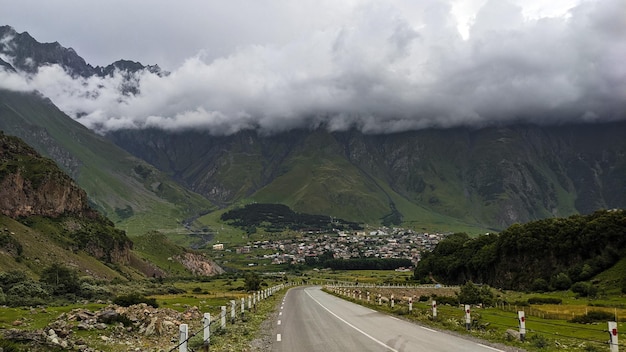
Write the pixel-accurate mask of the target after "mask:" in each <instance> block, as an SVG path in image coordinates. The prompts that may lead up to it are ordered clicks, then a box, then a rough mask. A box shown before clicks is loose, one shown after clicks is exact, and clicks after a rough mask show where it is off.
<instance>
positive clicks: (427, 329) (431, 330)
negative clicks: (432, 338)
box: [420, 326, 437, 332]
mask: <svg viewBox="0 0 626 352" xmlns="http://www.w3.org/2000/svg"><path fill="white" fill-rule="evenodd" d="M420 328H422V329H424V330H426V331H430V332H437V330H433V329H429V328H425V327H423V326H420Z"/></svg>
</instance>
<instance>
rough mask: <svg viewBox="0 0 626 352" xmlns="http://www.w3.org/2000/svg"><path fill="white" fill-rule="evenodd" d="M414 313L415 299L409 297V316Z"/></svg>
mask: <svg viewBox="0 0 626 352" xmlns="http://www.w3.org/2000/svg"><path fill="white" fill-rule="evenodd" d="M412 311H413V297H409V314H411V312H412Z"/></svg>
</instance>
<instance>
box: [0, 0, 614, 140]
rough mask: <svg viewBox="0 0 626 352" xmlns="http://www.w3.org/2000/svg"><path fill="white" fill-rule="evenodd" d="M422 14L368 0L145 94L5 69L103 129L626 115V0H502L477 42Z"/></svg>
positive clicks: (494, 3)
mask: <svg viewBox="0 0 626 352" xmlns="http://www.w3.org/2000/svg"><path fill="white" fill-rule="evenodd" d="M326 5H328V4H326ZM346 6H347V5H346ZM348 10H349V11H348ZM414 10H415V11H414V12H412V13H411V15H410V16H409V15H408V14H406V13H405V12H403V9H402V8H401V7H398V6H394V5H393V4H384V3H382V2H365V3H360V4H358V5H354V6H352V7H350V8H349V9H346V8H342V9H341V11H338V14H334V15H332V16H330V18H332V19H333V20H332V21H330V20H329V22H328V23H327V24H324V25H319V26H316V27H314V28H311V30H309V31H301V32H298V33H297V35H287V34H285V35H284V36H283V38H282V39H283V40H282V41H280V42H271V43H263V42H261V41H259V42H257V43H249V44H246V45H242V46H239V47H238V48H236V49H233V51H232V52H229V53H225V54H223V55H220V56H214V55H211V54H209V51H210V48H206V51H205V52H200V53H199V54H197V55H195V56H193V57H190V58H188V59H186V60H185V61H184V62H183V63H182V64H180V65H179V66H178V67H175V68H174V69H172V70H171V73H170V74H169V75H158V74H156V73H152V72H150V71H148V70H145V71H140V72H137V73H134V74H132V75H131V77H130V78H131V80H132V81H133V82H136V84H137V88H138V92H137V93H135V94H132V93H128V91H124V89H123V87H124V85H125V84H127V83H128V80H129V75H128V74H123V73H122V72H117V73H115V74H113V75H110V76H105V77H101V76H90V77H81V76H76V75H71V74H69V73H68V70H67V68H66V67H62V66H59V65H49V66H44V67H40V68H39V69H38V70H37V71H36V72H35V73H26V72H24V71H18V72H14V71H12V70H11V69H10V68H8V67H6V65H0V88H4V89H10V90H19V91H33V90H37V91H39V92H41V93H42V94H43V95H45V96H47V97H49V98H50V99H51V100H52V101H53V102H54V103H55V104H56V105H57V106H59V107H60V108H61V109H62V110H63V111H65V112H66V113H68V115H70V116H72V117H73V118H75V119H77V120H78V121H79V122H81V123H83V124H84V125H86V126H87V127H89V128H91V129H94V130H97V131H99V132H106V131H109V130H116V129H121V128H145V127H159V128H164V129H191V128H200V129H207V130H210V131H211V132H212V133H214V134H232V133H235V132H237V131H239V130H242V129H257V130H259V131H261V132H265V133H271V132H277V131H284V130H289V129H292V128H298V127H315V126H320V125H323V126H326V127H327V128H328V129H330V130H345V129H348V128H352V127H355V128H358V129H359V130H361V131H363V132H366V133H388V132H396V131H404V130H410V129H420V128H427V127H452V126H484V125H491V124H501V123H505V124H506V123H514V122H531V123H538V124H555V123H564V122H572V121H614V120H624V119H626V65H624V64H623V61H624V58H626V40H624V39H625V38H626V21H624V18H626V2H625V1H624V0H598V1H588V2H583V3H581V4H579V5H578V6H576V7H574V8H572V9H571V10H570V11H569V13H568V15H567V16H561V17H537V18H528V17H525V16H524V13H523V11H522V8H521V7H518V6H516V5H514V4H512V3H508V2H506V1H499V0H489V1H487V2H486V3H485V4H484V5H483V6H482V7H481V8H480V10H479V11H478V12H477V13H476V15H475V17H474V18H473V22H472V24H471V25H470V26H469V27H468V32H467V33H466V35H463V33H460V32H459V23H458V22H457V21H458V20H457V17H455V16H454V15H453V8H452V6H451V5H450V3H448V2H445V1H432V2H428V4H427V5H420V7H419V8H417V9H414ZM320 23H322V21H321V20H320ZM26 30H27V29H26ZM225 35H227V34H225ZM12 39H13V38H12V37H11V36H5V37H3V38H1V39H0V52H1V53H2V54H1V55H0V59H2V60H3V61H5V62H7V63H9V64H15V63H14V62H13V61H12V60H13V59H14V58H13V56H12V55H11V53H12V50H14V47H13V42H12ZM59 39H62V38H59ZM162 50H167V48H163V49H162ZM79 54H80V53H79ZM131 59H132V58H131ZM13 66H15V65H13Z"/></svg>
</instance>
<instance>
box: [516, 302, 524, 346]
mask: <svg viewBox="0 0 626 352" xmlns="http://www.w3.org/2000/svg"><path fill="white" fill-rule="evenodd" d="M517 318H518V320H519V339H520V341H522V342H524V340H525V339H526V316H525V314H524V311H523V310H520V311H518V312H517Z"/></svg>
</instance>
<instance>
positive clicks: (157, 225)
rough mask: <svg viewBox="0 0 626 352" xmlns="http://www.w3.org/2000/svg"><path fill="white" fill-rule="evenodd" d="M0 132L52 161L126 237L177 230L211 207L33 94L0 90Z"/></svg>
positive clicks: (200, 198) (204, 200) (206, 202)
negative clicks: (158, 230) (9, 135)
mask: <svg viewBox="0 0 626 352" xmlns="http://www.w3.org/2000/svg"><path fill="white" fill-rule="evenodd" d="M0 130H4V131H5V133H7V134H12V135H16V136H18V137H20V138H22V139H24V140H25V141H26V142H27V143H29V144H31V145H32V146H33V147H34V148H35V149H37V151H38V152H40V153H41V154H43V155H45V156H48V157H50V158H51V159H53V160H54V161H56V163H57V164H58V165H60V166H61V167H62V168H63V169H64V171H66V172H67V173H68V174H69V175H71V176H72V178H74V179H75V180H76V182H77V183H78V184H79V185H80V186H81V187H82V188H83V189H85V190H86V192H87V195H88V196H89V201H90V202H91V205H92V206H93V207H94V208H96V209H97V210H99V211H101V212H102V213H103V214H105V215H106V216H107V217H109V218H110V219H111V220H113V221H114V222H115V223H116V225H117V226H118V227H119V228H121V229H124V230H126V231H128V232H129V234H131V235H138V234H142V233H144V232H147V231H150V230H155V229H176V228H178V227H182V224H181V223H182V221H183V220H184V219H187V218H191V217H195V216H197V215H198V214H200V213H205V212H207V211H209V210H210V209H212V208H214V207H213V205H212V204H211V203H210V202H209V201H207V200H206V199H204V198H202V197H201V196H199V195H197V194H194V193H193V192H190V191H187V190H186V189H184V188H182V187H180V186H179V185H178V184H176V183H175V182H173V181H172V180H170V179H169V178H168V177H167V176H165V175H163V174H162V173H161V172H159V171H158V170H156V169H155V168H154V167H152V166H150V165H149V164H147V163H145V162H143V161H142V160H140V159H137V158H135V157H132V156H131V155H129V154H128V153H127V152H125V151H124V150H122V149H120V148H118V147H116V146H115V145H113V144H112V143H111V142H109V141H107V140H106V139H104V138H102V137H100V136H98V135H96V134H95V133H93V132H92V131H90V130H88V129H87V128H85V127H84V126H82V125H81V124H79V123H78V122H76V121H74V120H72V119H71V118H69V117H68V116H67V115H65V114H64V113H63V112H61V111H60V110H59V109H58V108H56V107H55V106H54V105H53V104H52V103H51V102H50V101H49V100H47V99H45V98H42V97H40V96H38V95H36V94H27V93H17V92H10V91H6V90H0Z"/></svg>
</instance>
